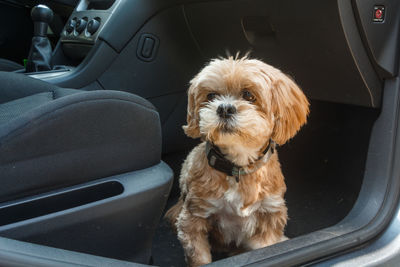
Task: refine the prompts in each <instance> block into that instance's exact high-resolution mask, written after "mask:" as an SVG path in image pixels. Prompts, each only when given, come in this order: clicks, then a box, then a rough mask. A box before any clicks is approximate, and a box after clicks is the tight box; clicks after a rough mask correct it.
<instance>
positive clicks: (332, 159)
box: [153, 101, 378, 266]
mask: <svg viewBox="0 0 400 267" xmlns="http://www.w3.org/2000/svg"><path fill="white" fill-rule="evenodd" d="M377 115H378V114H377V111H376V110H373V109H367V108H362V107H355V106H348V105H341V104H332V103H326V102H319V101H313V102H312V104H311V116H310V118H309V122H308V124H307V125H306V126H305V127H304V128H303V129H302V130H301V131H300V133H299V134H298V135H297V136H296V137H295V138H294V139H293V140H292V141H290V142H289V143H288V144H286V145H284V146H283V147H280V148H279V149H278V151H279V157H280V161H281V164H282V170H283V173H284V176H285V179H286V184H287V188H288V190H287V193H286V195H285V198H286V202H287V206H288V213H289V221H288V225H287V227H286V231H285V234H286V235H287V236H288V237H296V236H299V235H303V234H306V233H310V232H313V231H315V230H319V229H322V228H325V227H329V226H332V225H334V224H336V223H338V222H339V221H340V220H341V219H343V218H344V217H345V216H346V214H347V213H348V212H349V211H350V209H351V208H352V206H353V205H354V202H355V201H356V199H357V196H358V192H359V190H360V187H361V182H362V177H363V174H364V166H365V160H366V155H367V149H368V141H369V136H370V132H371V127H372V125H373V122H374V121H375V119H376V118H377ZM183 158H184V155H180V156H175V157H174V159H173V160H172V161H173V162H170V164H171V163H173V165H174V166H175V168H174V169H175V171H176V172H177V173H179V170H178V168H179V166H180V164H181V162H182V161H183ZM170 161H171V160H170ZM167 163H168V160H167ZM173 192H174V194H173V195H172V196H171V198H170V200H169V201H168V205H167V206H168V207H170V206H172V205H173V204H174V203H175V202H176V201H177V195H176V192H177V190H176V188H175V189H174V191H173ZM153 261H154V262H153V263H154V265H158V266H185V262H184V258H183V250H182V247H181V246H180V244H179V242H178V240H177V238H176V236H175V234H174V233H173V232H172V230H171V229H170V227H169V225H168V224H167V223H166V222H165V220H162V221H161V223H160V225H159V227H158V229H157V233H156V236H155V239H154V242H153Z"/></svg>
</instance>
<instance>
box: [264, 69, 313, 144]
mask: <svg viewBox="0 0 400 267" xmlns="http://www.w3.org/2000/svg"><path fill="white" fill-rule="evenodd" d="M271 81H272V88H271V94H272V101H271V102H272V103H271V110H272V112H273V113H274V116H275V126H274V131H273V133H272V137H271V138H272V140H274V141H275V142H276V143H278V144H280V145H283V144H284V143H286V142H287V141H288V140H289V139H290V138H292V137H293V136H294V135H295V134H296V133H297V131H298V130H299V129H300V127H301V126H302V125H303V124H305V123H306V121H307V115H308V113H309V103H308V100H307V97H306V96H305V95H304V93H303V92H302V91H301V89H300V88H299V87H298V86H297V84H296V83H295V82H294V81H293V80H292V79H290V78H289V77H288V76H286V75H285V74H283V73H282V72H280V71H279V72H278V73H275V74H274V75H273V77H272V79H271Z"/></svg>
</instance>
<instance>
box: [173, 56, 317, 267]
mask: <svg viewBox="0 0 400 267" xmlns="http://www.w3.org/2000/svg"><path fill="white" fill-rule="evenodd" d="M190 83H191V86H190V88H189V91H188V95H189V100H188V114H187V125H186V126H184V127H183V129H184V131H185V133H186V134H187V135H188V136H190V137H192V138H201V139H202V141H203V142H202V143H201V144H199V145H198V146H197V147H195V148H194V149H193V150H192V151H191V152H190V154H189V155H188V157H187V158H186V160H185V162H184V163H183V166H182V171H181V176H180V188H181V196H180V199H179V201H178V203H177V204H176V205H175V206H173V207H172V208H171V209H170V210H169V211H168V212H167V214H166V217H167V219H168V220H169V221H170V222H171V223H172V225H173V226H174V227H176V229H175V230H176V231H177V234H178V239H179V240H180V242H181V243H182V246H183V248H184V251H185V257H186V261H187V263H188V265H189V266H199V265H203V264H206V263H210V262H211V250H215V251H220V252H224V251H225V252H228V253H231V254H234V253H238V252H241V251H246V250H252V249H257V248H262V247H265V246H269V245H272V244H274V243H277V242H280V241H282V240H285V239H286V237H285V236H284V233H283V231H284V228H285V225H286V220H287V208H286V205H285V200H284V194H285V191H286V185H285V182H284V177H283V175H282V171H281V168H280V164H279V160H278V155H277V152H276V150H275V143H276V144H279V145H282V144H284V143H285V142H286V141H288V140H289V139H290V138H292V137H293V136H294V135H295V134H296V132H297V131H298V130H299V129H300V127H301V126H302V125H303V124H304V123H305V122H306V120H307V115H308V112H309V103H308V101H307V98H306V97H305V95H304V94H303V92H302V91H301V90H300V88H299V87H298V86H297V85H296V84H295V83H294V82H293V81H292V80H291V79H290V78H288V77H287V76H286V75H285V74H283V73H282V72H281V71H280V70H278V69H276V68H274V67H272V66H270V65H267V64H265V63H263V62H261V61H259V60H255V59H249V58H247V57H244V58H239V59H238V58H233V57H229V58H227V59H214V60H212V61H211V62H210V63H209V64H208V65H207V66H206V67H205V68H203V69H202V70H201V72H200V73H199V74H197V75H196V76H195V77H194V78H193V80H191V82H190Z"/></svg>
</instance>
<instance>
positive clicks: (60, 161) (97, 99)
mask: <svg viewBox="0 0 400 267" xmlns="http://www.w3.org/2000/svg"><path fill="white" fill-rule="evenodd" d="M160 160H161V128H160V122H159V115H158V113H157V111H156V109H155V108H154V107H153V106H152V105H151V104H150V103H149V102H148V101H146V100H145V99H143V98H141V97H138V96H136V95H132V94H129V93H125V92H118V91H81V90H75V89H65V88H59V87H56V86H54V85H51V84H48V83H45V82H42V81H40V80H36V79H33V78H29V77H27V76H25V75H23V74H16V73H9V72H0V176H1V184H2V186H1V187H0V202H4V201H7V200H11V199H16V198H19V197H24V196H27V195H32V194H36V193H40V192H43V191H48V190H51V189H54V188H59V187H63V186H68V185H73V184H78V183H82V182H86V181H90V180H94V179H97V178H102V177H108V176H112V175H116V174H120V173H125V172H129V171H134V170H140V169H144V168H147V167H150V166H153V165H155V164H158V163H159V162H160Z"/></svg>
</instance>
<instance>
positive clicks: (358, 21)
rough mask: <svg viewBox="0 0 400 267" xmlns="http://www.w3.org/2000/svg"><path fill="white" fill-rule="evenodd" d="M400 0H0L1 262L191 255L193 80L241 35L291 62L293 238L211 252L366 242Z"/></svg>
mask: <svg viewBox="0 0 400 267" xmlns="http://www.w3.org/2000/svg"><path fill="white" fill-rule="evenodd" d="M399 11H400V2H399V1H396V0H381V1H376V0H329V1H317V0H303V1H290V0H279V1H278V0H214V1H204V0H146V1H143V0H142V1H140V0H47V1H46V0H38V1H34V0H0V14H1V16H0V21H1V22H2V23H1V24H0V28H1V35H0V177H1V180H2V184H1V185H2V186H1V188H0V265H10V266H22V265H29V266H68V265H74V266H78V265H84V266H137V265H139V264H141V266H143V265H156V266H185V259H184V255H183V250H182V247H181V245H180V243H179V241H178V239H177V237H176V234H175V233H174V232H173V230H172V229H171V227H170V226H169V225H168V223H167V222H166V220H165V219H163V215H164V213H165V211H166V210H167V209H168V208H169V207H171V206H172V205H173V204H175V203H176V202H177V201H178V198H179V185H178V184H179V182H178V180H179V174H180V168H181V165H182V163H183V160H184V159H185V157H186V156H187V154H188V153H189V151H190V150H191V149H192V148H193V147H194V146H195V145H197V144H198V143H199V140H193V139H191V138H189V137H187V136H185V134H184V132H183V130H182V125H184V124H185V123H186V110H187V89H188V85H189V81H190V80H191V78H192V77H193V76H194V75H195V74H196V73H197V72H198V71H199V70H200V69H201V68H202V67H203V66H205V64H207V62H209V61H210V60H211V59H213V58H217V57H224V56H227V55H230V54H236V53H237V52H239V53H241V54H242V55H244V54H246V53H249V55H250V57H252V58H257V59H261V60H263V61H265V62H266V63H268V64H270V65H272V66H275V67H277V68H279V69H281V70H282V71H283V72H285V73H287V74H288V75H290V76H291V77H292V78H293V79H294V80H295V81H296V83H298V84H299V85H300V87H301V88H302V90H303V91H304V93H305V94H306V96H307V97H308V99H309V100H310V104H311V105H310V116H309V118H308V122H307V124H306V125H305V126H304V127H303V128H302V129H301V130H300V132H299V133H298V134H297V136H295V137H294V138H293V139H292V140H291V141H290V142H289V143H287V144H285V145H283V146H282V147H278V152H279V157H280V162H281V165H282V169H283V174H284V176H285V181H286V184H287V188H288V189H287V192H286V195H285V199H286V204H287V206H288V214H289V221H288V224H287V227H286V229H285V235H286V236H288V237H289V240H287V241H284V242H281V243H278V244H275V245H272V246H269V247H265V248H262V249H258V250H254V251H249V252H245V253H242V254H239V255H235V256H230V255H213V263H212V264H211V265H215V266H228V265H231V266H267V265H271V266H272V265H278V266H293V265H301V264H311V263H318V262H323V261H324V260H325V259H327V258H332V257H335V255H340V254H343V253H345V252H346V251H349V250H354V249H357V248H360V247H363V246H366V245H367V244H368V243H369V242H371V241H372V240H373V239H374V238H375V237H377V236H378V235H379V234H380V233H381V232H382V231H383V230H384V229H385V227H387V225H388V223H389V222H390V219H391V217H392V214H393V212H394V210H395V208H396V201H397V200H398V197H399V192H400V190H399V189H400V183H399V179H398V173H400V172H399V170H398V168H399V166H398V164H397V163H396V162H399V161H398V160H399V157H400V154H399V153H400V143H399V142H398V138H399V137H398V136H397V132H398V121H399V97H400V96H399V90H400V81H399V78H398V74H399V68H398V67H399V66H398V65H399V56H398V54H399V53H398V47H399V32H400V31H399V27H400V12H399Z"/></svg>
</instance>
